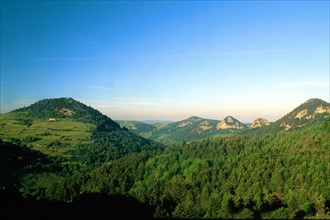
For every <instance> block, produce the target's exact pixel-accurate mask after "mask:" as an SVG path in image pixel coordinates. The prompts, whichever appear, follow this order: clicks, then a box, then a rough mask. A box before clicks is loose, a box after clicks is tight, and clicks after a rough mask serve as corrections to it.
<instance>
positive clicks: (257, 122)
mask: <svg viewBox="0 0 330 220" xmlns="http://www.w3.org/2000/svg"><path fill="white" fill-rule="evenodd" d="M268 125H270V123H269V121H267V119H264V118H257V119H255V120H254V121H253V122H252V124H251V126H250V127H251V128H259V127H265V126H268Z"/></svg>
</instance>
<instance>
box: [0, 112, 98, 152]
mask: <svg viewBox="0 0 330 220" xmlns="http://www.w3.org/2000/svg"><path fill="white" fill-rule="evenodd" d="M27 121H29V123H26V122H27ZM95 127H96V126H95V125H93V124H90V123H83V122H79V121H77V120H73V119H70V118H61V119H59V120H58V121H56V122H49V121H48V119H42V118H37V117H33V116H30V115H28V114H26V113H25V112H15V113H13V112H12V113H8V114H1V115H0V138H1V139H3V140H9V139H11V138H17V139H20V140H22V141H23V142H24V143H27V144H28V145H29V146H30V147H31V148H32V149H34V150H38V151H40V152H42V153H44V154H48V155H52V156H65V154H66V153H67V152H68V151H69V150H72V149H73V148H74V147H75V146H76V145H77V144H79V143H92V140H91V139H90V136H91V131H92V130H93V129H95ZM29 137H30V138H32V137H33V138H35V139H36V140H35V141H34V140H28V139H29Z"/></svg>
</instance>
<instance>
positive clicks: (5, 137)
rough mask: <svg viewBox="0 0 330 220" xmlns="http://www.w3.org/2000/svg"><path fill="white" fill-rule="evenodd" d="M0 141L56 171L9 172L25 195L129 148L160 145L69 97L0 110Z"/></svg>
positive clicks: (147, 147)
mask: <svg viewBox="0 0 330 220" xmlns="http://www.w3.org/2000/svg"><path fill="white" fill-rule="evenodd" d="M0 140H1V141H3V143H13V144H15V145H16V146H22V147H24V148H28V149H30V150H31V151H33V152H39V154H40V155H43V157H46V158H52V160H55V161H56V167H57V168H56V170H57V171H56V172H48V171H47V172H46V171H43V172H41V171H40V172H38V173H29V172H23V173H20V174H17V175H16V174H15V175H14V176H15V181H17V182H19V183H20V184H21V185H22V187H23V186H24V187H23V188H25V189H24V190H25V191H27V192H28V194H29V193H31V194H33V193H32V192H31V191H33V190H36V189H35V186H36V185H38V187H39V188H44V187H46V186H47V185H48V184H49V180H52V181H56V179H57V180H58V179H61V178H63V176H66V175H71V174H72V173H75V172H80V171H84V170H91V169H94V168H95V167H97V166H100V165H101V164H104V163H106V162H108V161H111V160H114V159H118V158H120V157H123V156H125V155H127V154H129V153H132V152H140V151H145V150H146V151H148V150H155V149H162V147H163V146H162V145H161V144H158V143H155V142H152V141H149V140H147V139H145V138H142V137H140V136H137V135H135V134H132V133H130V132H129V131H127V129H121V128H120V126H119V125H118V124H117V123H116V122H114V121H113V120H111V119H110V118H109V117H107V116H105V115H103V114H101V113H100V112H99V111H97V110H95V109H93V108H91V107H89V106H86V105H84V104H82V103H80V102H78V101H75V100H74V99H71V98H59V99H46V100H41V101H39V102H36V103H35V104H33V105H31V106H28V107H24V108H21V109H18V110H15V111H12V112H10V113H7V114H1V115H0ZM18 157H20V156H18ZM26 166H28V165H26ZM50 170H52V168H51V169H50ZM38 190H39V189H38Z"/></svg>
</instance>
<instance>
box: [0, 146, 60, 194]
mask: <svg viewBox="0 0 330 220" xmlns="http://www.w3.org/2000/svg"><path fill="white" fill-rule="evenodd" d="M0 171H1V172H0V189H2V187H4V186H5V187H8V186H12V185H13V184H17V183H18V181H17V180H18V177H19V176H20V175H22V174H24V173H39V172H58V171H60V167H59V165H58V163H57V161H56V160H55V158H51V157H48V156H47V155H44V154H42V153H40V152H38V151H34V150H31V149H30V148H28V147H26V146H25V145H22V144H21V143H19V142H17V143H16V144H14V143H9V142H4V141H2V140H0Z"/></svg>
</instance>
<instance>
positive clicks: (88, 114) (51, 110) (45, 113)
mask: <svg viewBox="0 0 330 220" xmlns="http://www.w3.org/2000/svg"><path fill="white" fill-rule="evenodd" d="M13 112H24V113H26V114H28V115H31V116H34V117H38V118H45V119H48V118H55V119H56V118H72V119H76V120H79V121H82V122H86V123H93V124H96V125H100V126H101V125H102V126H104V127H106V128H108V129H111V128H113V129H119V128H120V126H119V125H118V124H117V123H116V122H115V121H113V120H111V119H110V118H109V117H108V116H106V115H103V114H102V113H101V112H99V111H98V110H96V109H94V108H92V107H90V106H87V105H85V104H83V103H81V102H79V101H77V100H74V99H73V98H55V99H43V100H40V101H38V102H36V103H34V104H32V105H30V106H28V107H23V108H20V109H17V110H15V111H13Z"/></svg>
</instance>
